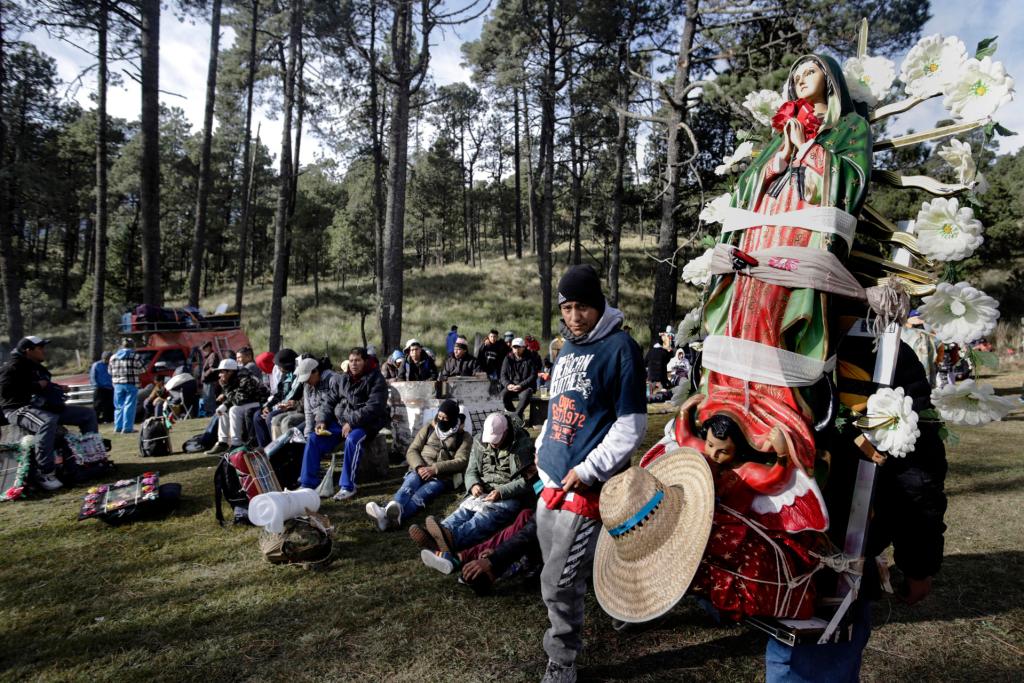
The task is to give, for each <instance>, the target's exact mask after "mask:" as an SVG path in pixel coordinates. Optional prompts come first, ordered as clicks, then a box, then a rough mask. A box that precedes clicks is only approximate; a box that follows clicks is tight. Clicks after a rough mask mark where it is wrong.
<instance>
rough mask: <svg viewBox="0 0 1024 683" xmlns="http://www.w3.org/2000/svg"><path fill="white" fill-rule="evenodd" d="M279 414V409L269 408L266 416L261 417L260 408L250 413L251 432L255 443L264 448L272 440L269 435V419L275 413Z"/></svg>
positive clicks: (271, 418) (261, 410) (272, 417)
mask: <svg viewBox="0 0 1024 683" xmlns="http://www.w3.org/2000/svg"><path fill="white" fill-rule="evenodd" d="M280 414H281V411H280V410H271V411H270V412H269V413H267V416H266V417H263V409H262V408H261V409H259V410H257V411H256V412H255V413H253V414H252V433H253V436H254V437H255V438H256V444H257V445H258V446H259V447H260V448H264V447H265V446H266V445H267V444H268V443H270V442H271V441H273V439H272V438H271V435H270V421H271V420H273V419H274V416H275V415H280Z"/></svg>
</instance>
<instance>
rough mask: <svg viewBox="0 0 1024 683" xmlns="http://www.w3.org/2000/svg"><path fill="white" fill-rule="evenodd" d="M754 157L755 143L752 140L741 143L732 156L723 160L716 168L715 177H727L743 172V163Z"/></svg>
mask: <svg viewBox="0 0 1024 683" xmlns="http://www.w3.org/2000/svg"><path fill="white" fill-rule="evenodd" d="M752 156H754V143H753V142H751V141H750V140H747V141H746V142H741V143H740V144H739V146H738V147H737V148H736V149H735V150H733V153H732V154H731V155H729V156H727V157H725V158H724V159H722V163H721V164H720V165H718V166H715V175H726V174H729V173H732V172H733V171H739V170H741V166H742V164H743V162H744V161H746V160H747V159H749V158H750V157H752Z"/></svg>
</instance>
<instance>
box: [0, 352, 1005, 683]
mask: <svg viewBox="0 0 1024 683" xmlns="http://www.w3.org/2000/svg"><path fill="white" fill-rule="evenodd" d="M1022 378H1024V373H1021V372H1016V373H1011V374H1006V375H1003V376H1001V377H998V378H995V379H994V380H993V381H994V382H995V383H996V384H997V386H998V387H999V388H1000V391H1001V393H1016V391H1017V390H1018V388H1019V387H1020V382H1021V380H1022ZM666 419H667V416H664V415H656V416H652V418H651V428H650V430H649V435H648V441H649V442H652V443H653V441H655V440H656V438H657V435H658V434H659V433H660V431H661V426H662V425H663V424H664V421H665V420H666ZM199 427H200V425H199V421H192V422H191V423H179V425H177V426H176V427H175V430H174V434H173V437H174V442H175V444H179V445H180V443H181V442H182V441H184V439H185V438H187V437H188V436H189V435H191V434H192V433H195V432H196V431H198V429H199ZM105 431H106V432H109V428H107V429H105ZM107 435H108V436H109V434H107ZM961 437H962V440H961V442H960V444H959V445H958V446H956V447H955V448H953V449H952V450H951V452H950V454H949V460H950V472H949V478H948V480H947V491H948V494H949V512H948V514H947V518H946V519H947V523H948V525H949V531H948V533H947V536H946V560H945V564H944V567H943V571H942V573H941V574H940V576H939V577H938V578H937V580H936V584H935V593H934V595H933V596H932V597H931V598H930V599H929V600H927V601H926V602H925V603H923V604H922V605H920V606H918V607H916V608H907V607H905V606H903V605H900V604H898V603H896V602H895V601H887V600H883V601H881V602H880V603H878V604H877V605H876V608H875V615H874V616H875V623H876V626H877V628H876V631H875V633H874V635H873V637H872V639H871V642H870V644H869V647H868V651H867V654H866V658H865V664H864V671H863V678H864V679H865V680H870V681H874V680H913V679H917V680H935V681H938V680H985V681H1003V680H1007V681H1009V680H1019V679H1020V672H1021V667H1022V661H1024V600H1022V597H1024V533H1022V529H1024V518H1022V517H1021V515H1020V514H1018V512H1019V510H1020V509H1021V507H1022V506H1024V462H1022V460H1021V449H1020V443H1021V440H1022V438H1024V415H1021V414H1017V415H1014V416H1011V418H1010V419H1009V420H1007V421H1006V422H1004V423H1001V424H998V425H991V426H989V427H988V428H985V429H983V430H977V429H970V430H963V432H962V434H961ZM112 438H114V443H115V450H114V457H115V460H116V461H117V462H118V464H119V469H120V471H121V472H123V473H124V474H125V475H126V476H131V475H134V474H138V473H140V472H142V471H144V470H146V469H150V468H156V469H159V470H160V472H161V476H162V478H163V481H177V482H180V483H182V484H183V485H184V500H183V501H182V505H181V508H180V509H179V510H178V511H177V513H175V514H173V515H172V516H170V517H169V518H167V519H165V520H162V521H156V522H146V523H137V524H135V525H132V526H128V527H123V528H110V527H107V526H106V525H103V524H102V523H100V522H95V521H90V522H81V523H79V522H76V521H75V515H76V512H77V509H78V506H79V502H80V499H81V495H82V490H81V489H79V490H75V491H68V492H63V493H60V494H58V495H54V496H49V497H46V498H41V499H37V500H32V501H25V502H18V503H9V504H6V505H3V506H2V507H0V547H3V548H4V560H3V561H2V562H0V624H2V626H0V678H3V679H5V680H15V679H18V680H20V679H35V680H84V679H94V680H115V679H116V680H125V679H126V678H127V679H129V680H150V679H152V680H182V679H189V680H193V679H205V680H208V681H219V680H281V679H286V678H287V679H292V680H303V681H305V680H356V681H364V680H365V681H379V680H389V681H391V680H394V681H411V680H417V681H423V680H425V681H452V680H471V681H475V680H481V681H485V680H494V681H531V680H537V679H538V678H539V676H540V674H541V672H542V671H543V667H544V661H545V656H544V653H543V650H542V649H541V635H542V633H543V630H544V628H545V624H546V615H545V611H544V608H543V605H542V603H541V601H540V597H539V594H538V591H537V588H536V586H535V585H531V584H524V583H521V582H513V583H510V584H509V585H506V586H504V587H503V588H502V590H500V591H499V592H498V593H497V594H496V595H495V596H493V597H490V598H486V599H480V598H477V597H475V596H474V595H473V594H472V592H470V591H468V590H465V589H463V588H462V587H460V586H458V585H456V584H455V582H454V581H453V580H451V578H450V577H443V576H441V575H439V574H437V573H435V572H433V571H430V570H428V569H426V568H424V567H423V566H422V564H421V563H420V561H419V557H418V553H417V552H416V550H415V548H414V547H413V546H412V544H411V543H410V542H409V540H408V539H407V537H406V536H405V535H404V533H389V534H380V533H378V532H376V531H375V530H374V529H373V528H372V527H371V524H370V522H369V520H368V519H367V518H366V517H365V515H364V513H363V506H364V504H365V503H366V502H367V501H368V500H370V499H378V498H383V497H385V496H387V495H388V494H390V493H391V492H392V491H393V489H394V488H395V487H396V486H397V483H398V479H399V476H400V475H401V468H400V467H398V466H395V467H393V468H392V470H391V479H390V480H388V481H386V482H383V483H377V484H372V485H368V486H365V487H363V488H361V489H360V492H359V494H360V495H359V497H358V498H356V499H355V500H354V501H350V502H346V503H333V502H327V503H325V505H324V508H322V509H323V510H324V511H325V512H326V513H327V514H328V515H329V516H330V517H331V519H332V521H333V522H334V524H335V526H336V528H337V529H338V530H339V541H340V544H341V559H340V560H339V561H337V562H336V563H335V564H334V565H333V566H332V568H331V569H330V570H329V571H327V572H322V573H311V572H304V571H302V570H300V569H296V568H291V567H275V566H271V565H269V564H268V563H266V562H265V561H264V560H263V559H262V558H261V556H260V554H259V551H258V549H257V547H256V539H257V536H258V532H257V531H256V530H255V529H252V528H224V529H221V528H219V527H218V526H217V525H216V522H215V521H214V517H213V510H212V477H213V466H214V464H215V462H216V460H215V459H214V458H210V457H206V456H202V455H181V454H178V455H174V456H171V457H169V458H164V459H160V460H158V461H154V460H143V459H142V458H139V457H138V456H137V448H136V443H137V442H136V441H135V440H134V439H133V438H131V437H127V436H119V435H114V436H113V437H112ZM454 504H455V498H454V497H453V496H449V497H447V498H443V499H441V500H439V501H436V503H435V504H434V505H433V506H432V510H431V512H433V513H443V512H444V511H445V510H447V509H450V508H452V507H454ZM585 635H586V641H587V650H586V651H585V654H584V656H583V658H582V660H581V665H582V667H583V668H582V674H583V677H584V678H585V679H588V680H626V679H629V680H645V681H658V680H700V681H707V680H712V681H737V680H756V679H759V678H762V677H763V663H762V653H763V647H764V641H765V639H764V638H763V637H762V636H760V635H759V634H757V633H756V632H752V631H750V630H748V629H746V628H744V627H729V628H722V627H716V626H713V625H712V624H711V623H710V622H709V621H708V620H707V619H706V618H705V617H704V615H703V613H702V612H701V611H700V610H699V609H698V608H697V607H696V606H694V604H693V603H692V602H691V601H683V602H682V603H681V604H680V605H679V606H677V607H676V608H675V609H674V610H673V611H672V612H670V613H669V615H667V616H666V617H665V618H663V619H661V620H659V621H657V622H655V623H653V624H651V625H649V626H647V627H646V628H644V629H642V630H639V631H632V632H626V633H621V634H620V633H616V632H615V631H613V630H612V629H611V628H610V626H609V620H608V618H607V617H606V616H605V615H604V614H603V613H602V612H601V610H600V608H599V607H598V606H597V604H596V603H595V602H594V600H593V597H592V596H590V597H588V601H587V624H586V634H585Z"/></svg>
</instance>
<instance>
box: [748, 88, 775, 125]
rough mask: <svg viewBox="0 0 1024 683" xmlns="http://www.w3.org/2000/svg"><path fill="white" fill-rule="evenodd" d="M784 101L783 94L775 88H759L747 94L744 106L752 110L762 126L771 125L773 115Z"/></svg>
mask: <svg viewBox="0 0 1024 683" xmlns="http://www.w3.org/2000/svg"><path fill="white" fill-rule="evenodd" d="M784 101H785V99H784V98H783V97H782V94H781V93H778V92H776V91H774V90H758V91H756V92H752V93H750V94H749V95H747V97H746V98H745V99H744V100H743V106H744V107H746V108H747V109H749V110H750V113H751V114H753V115H754V119H756V120H757V122H758V123H760V124H761V125H762V126H770V125H772V117H773V116H775V112H777V111H778V110H779V107H781V106H782V103H783V102H784Z"/></svg>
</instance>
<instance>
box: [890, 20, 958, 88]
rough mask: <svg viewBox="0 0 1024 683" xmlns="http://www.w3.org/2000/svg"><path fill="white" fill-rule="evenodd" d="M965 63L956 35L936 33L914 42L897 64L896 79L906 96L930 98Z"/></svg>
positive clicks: (952, 79)
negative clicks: (943, 35)
mask: <svg viewBox="0 0 1024 683" xmlns="http://www.w3.org/2000/svg"><path fill="white" fill-rule="evenodd" d="M966 61H967V47H966V46H965V45H964V42H963V41H962V40H960V39H959V38H957V37H956V36H949V37H948V38H943V37H942V34H939V33H936V34H934V35H931V36H927V37H925V38H922V39H921V40H919V41H917V45H915V46H914V47H912V48H910V52H908V53H907V56H906V58H905V59H904V60H903V63H902V64H900V80H901V81H903V83H904V86H905V89H906V91H907V94H908V95H911V96H912V97H931V96H932V95H935V94H937V93H940V92H942V91H943V89H945V88H946V87H947V86H948V85H949V84H950V83H952V82H953V81H955V80H956V77H957V74H958V73H959V72H960V67H961V66H963V63H964V62H966Z"/></svg>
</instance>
